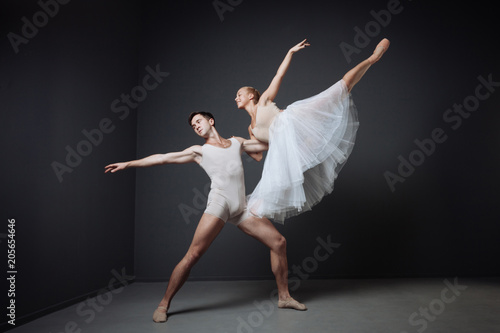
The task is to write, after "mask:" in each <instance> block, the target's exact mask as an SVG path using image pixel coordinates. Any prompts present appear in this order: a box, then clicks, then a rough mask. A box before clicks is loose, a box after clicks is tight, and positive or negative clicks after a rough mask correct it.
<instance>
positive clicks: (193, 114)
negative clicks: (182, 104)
mask: <svg viewBox="0 0 500 333" xmlns="http://www.w3.org/2000/svg"><path fill="white" fill-rule="evenodd" d="M198 114H199V115H202V116H203V117H205V119H206V120H210V119H213V120H214V126H215V117H214V115H213V114H211V113H210V112H205V111H195V112H191V114H190V115H189V119H188V122H189V126H192V124H191V120H193V117H194V116H196V115H198Z"/></svg>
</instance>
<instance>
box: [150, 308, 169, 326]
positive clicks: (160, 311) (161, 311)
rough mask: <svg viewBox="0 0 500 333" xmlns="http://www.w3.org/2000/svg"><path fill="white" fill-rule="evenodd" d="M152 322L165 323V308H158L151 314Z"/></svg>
mask: <svg viewBox="0 0 500 333" xmlns="http://www.w3.org/2000/svg"><path fill="white" fill-rule="evenodd" d="M153 321H154V322H155V323H164V322H166V321H167V308H166V307H165V306H159V307H158V308H157V309H156V310H155V312H154V313H153Z"/></svg>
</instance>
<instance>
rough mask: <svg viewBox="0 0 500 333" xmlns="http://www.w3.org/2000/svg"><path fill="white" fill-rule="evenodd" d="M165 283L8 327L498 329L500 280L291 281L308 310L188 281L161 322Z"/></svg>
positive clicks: (233, 287) (260, 286) (240, 285)
mask: <svg viewBox="0 0 500 333" xmlns="http://www.w3.org/2000/svg"><path fill="white" fill-rule="evenodd" d="M445 280H446V281H445ZM165 285H166V283H133V284H131V285H129V286H127V287H125V288H124V289H119V290H115V292H114V293H107V294H103V295H100V296H98V297H97V298H95V299H89V300H87V301H85V302H81V303H79V304H76V305H73V306H71V307H68V308H66V309H63V310H61V311H58V312H55V313H52V314H50V315H47V316H45V317H43V318H40V319H37V320H35V321H33V322H30V323H28V324H25V325H23V326H20V327H17V328H15V329H13V330H10V331H9V332H12V333H23V332H30V333H32V332H37V333H38V332H46V333H59V332H74V333H79V332H80V333H83V332H88V333H91V332H123V333H126V332H134V333H138V332H141V333H142V332H197V333H198V332H238V333H239V332H241V333H252V332H290V333H293V332H311V333H312V332H384V333H388V332H397V333H401V332H407V333H410V332H420V333H422V332H429V333H430V332H453V333H461V332H481V333H488V332H500V279H465V278H464V279H461V278H460V279H457V280H455V279H454V278H448V279H437V278H436V279H366V280H365V279H352V280H347V279H343V280H337V279H336V280H308V281H299V280H295V281H290V289H291V290H294V291H293V292H292V294H293V296H295V298H297V299H299V300H300V301H302V302H304V303H305V304H306V305H307V306H308V308H309V309H308V310H307V311H304V312H299V311H294V310H283V309H278V308H277V304H276V299H275V298H274V297H273V296H271V294H272V292H273V290H274V288H275V285H274V282H273V281H223V282H187V283H186V285H185V286H184V288H183V289H181V291H180V292H179V293H178V294H177V296H176V298H175V299H174V302H173V304H172V307H171V308H170V311H169V318H168V321H167V322H166V323H162V324H156V323H154V322H153V321H152V319H151V318H152V314H153V311H154V309H155V308H156V305H157V304H158V302H159V299H160V298H161V296H162V295H163V292H164V290H165Z"/></svg>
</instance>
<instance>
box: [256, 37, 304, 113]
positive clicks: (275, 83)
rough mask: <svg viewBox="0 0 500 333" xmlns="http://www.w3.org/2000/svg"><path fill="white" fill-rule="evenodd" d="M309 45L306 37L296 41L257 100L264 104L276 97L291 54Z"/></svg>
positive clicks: (288, 65) (290, 59)
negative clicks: (298, 41)
mask: <svg viewBox="0 0 500 333" xmlns="http://www.w3.org/2000/svg"><path fill="white" fill-rule="evenodd" d="M309 45H311V44H309V43H308V42H307V39H304V40H303V41H302V42H300V43H298V44H297V45H295V46H294V47H292V48H291V49H290V50H289V51H288V53H287V54H286V56H285V59H283V61H282V62H281V65H280V67H279V68H278V71H277V72H276V75H275V76H274V78H273V80H272V81H271V84H270V85H269V87H268V88H267V89H266V91H264V92H263V93H262V95H261V97H260V100H259V102H260V101H262V102H263V103H264V104H266V103H267V102H268V101H271V102H272V101H273V100H274V99H275V98H276V95H277V94H278V90H279V88H280V85H281V81H282V80H283V77H284V76H285V74H286V71H287V70H288V67H290V62H291V61H292V55H293V54H294V53H295V52H298V51H300V50H302V49H303V48H305V47H306V46H309Z"/></svg>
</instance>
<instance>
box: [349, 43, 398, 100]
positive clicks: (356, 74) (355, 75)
mask: <svg viewBox="0 0 500 333" xmlns="http://www.w3.org/2000/svg"><path fill="white" fill-rule="evenodd" d="M389 45H390V43H389V40H388V39H386V38H384V39H382V41H381V42H380V43H379V44H378V45H377V47H376V48H375V51H373V54H372V55H371V56H370V57H369V58H368V59H366V60H364V61H362V62H361V63H359V64H358V65H357V66H356V67H354V68H353V69H351V70H350V71H349V72H347V73H346V74H345V75H344V77H343V78H342V79H343V80H344V82H345V84H346V86H347V89H348V90H349V92H350V91H351V90H352V88H353V87H354V86H355V85H356V83H358V82H359V80H361V78H362V77H363V75H365V73H366V71H367V70H368V68H370V66H371V65H373V64H374V63H376V62H377V61H379V60H380V58H381V57H382V55H383V54H384V53H385V51H387V49H388V48H389Z"/></svg>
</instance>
